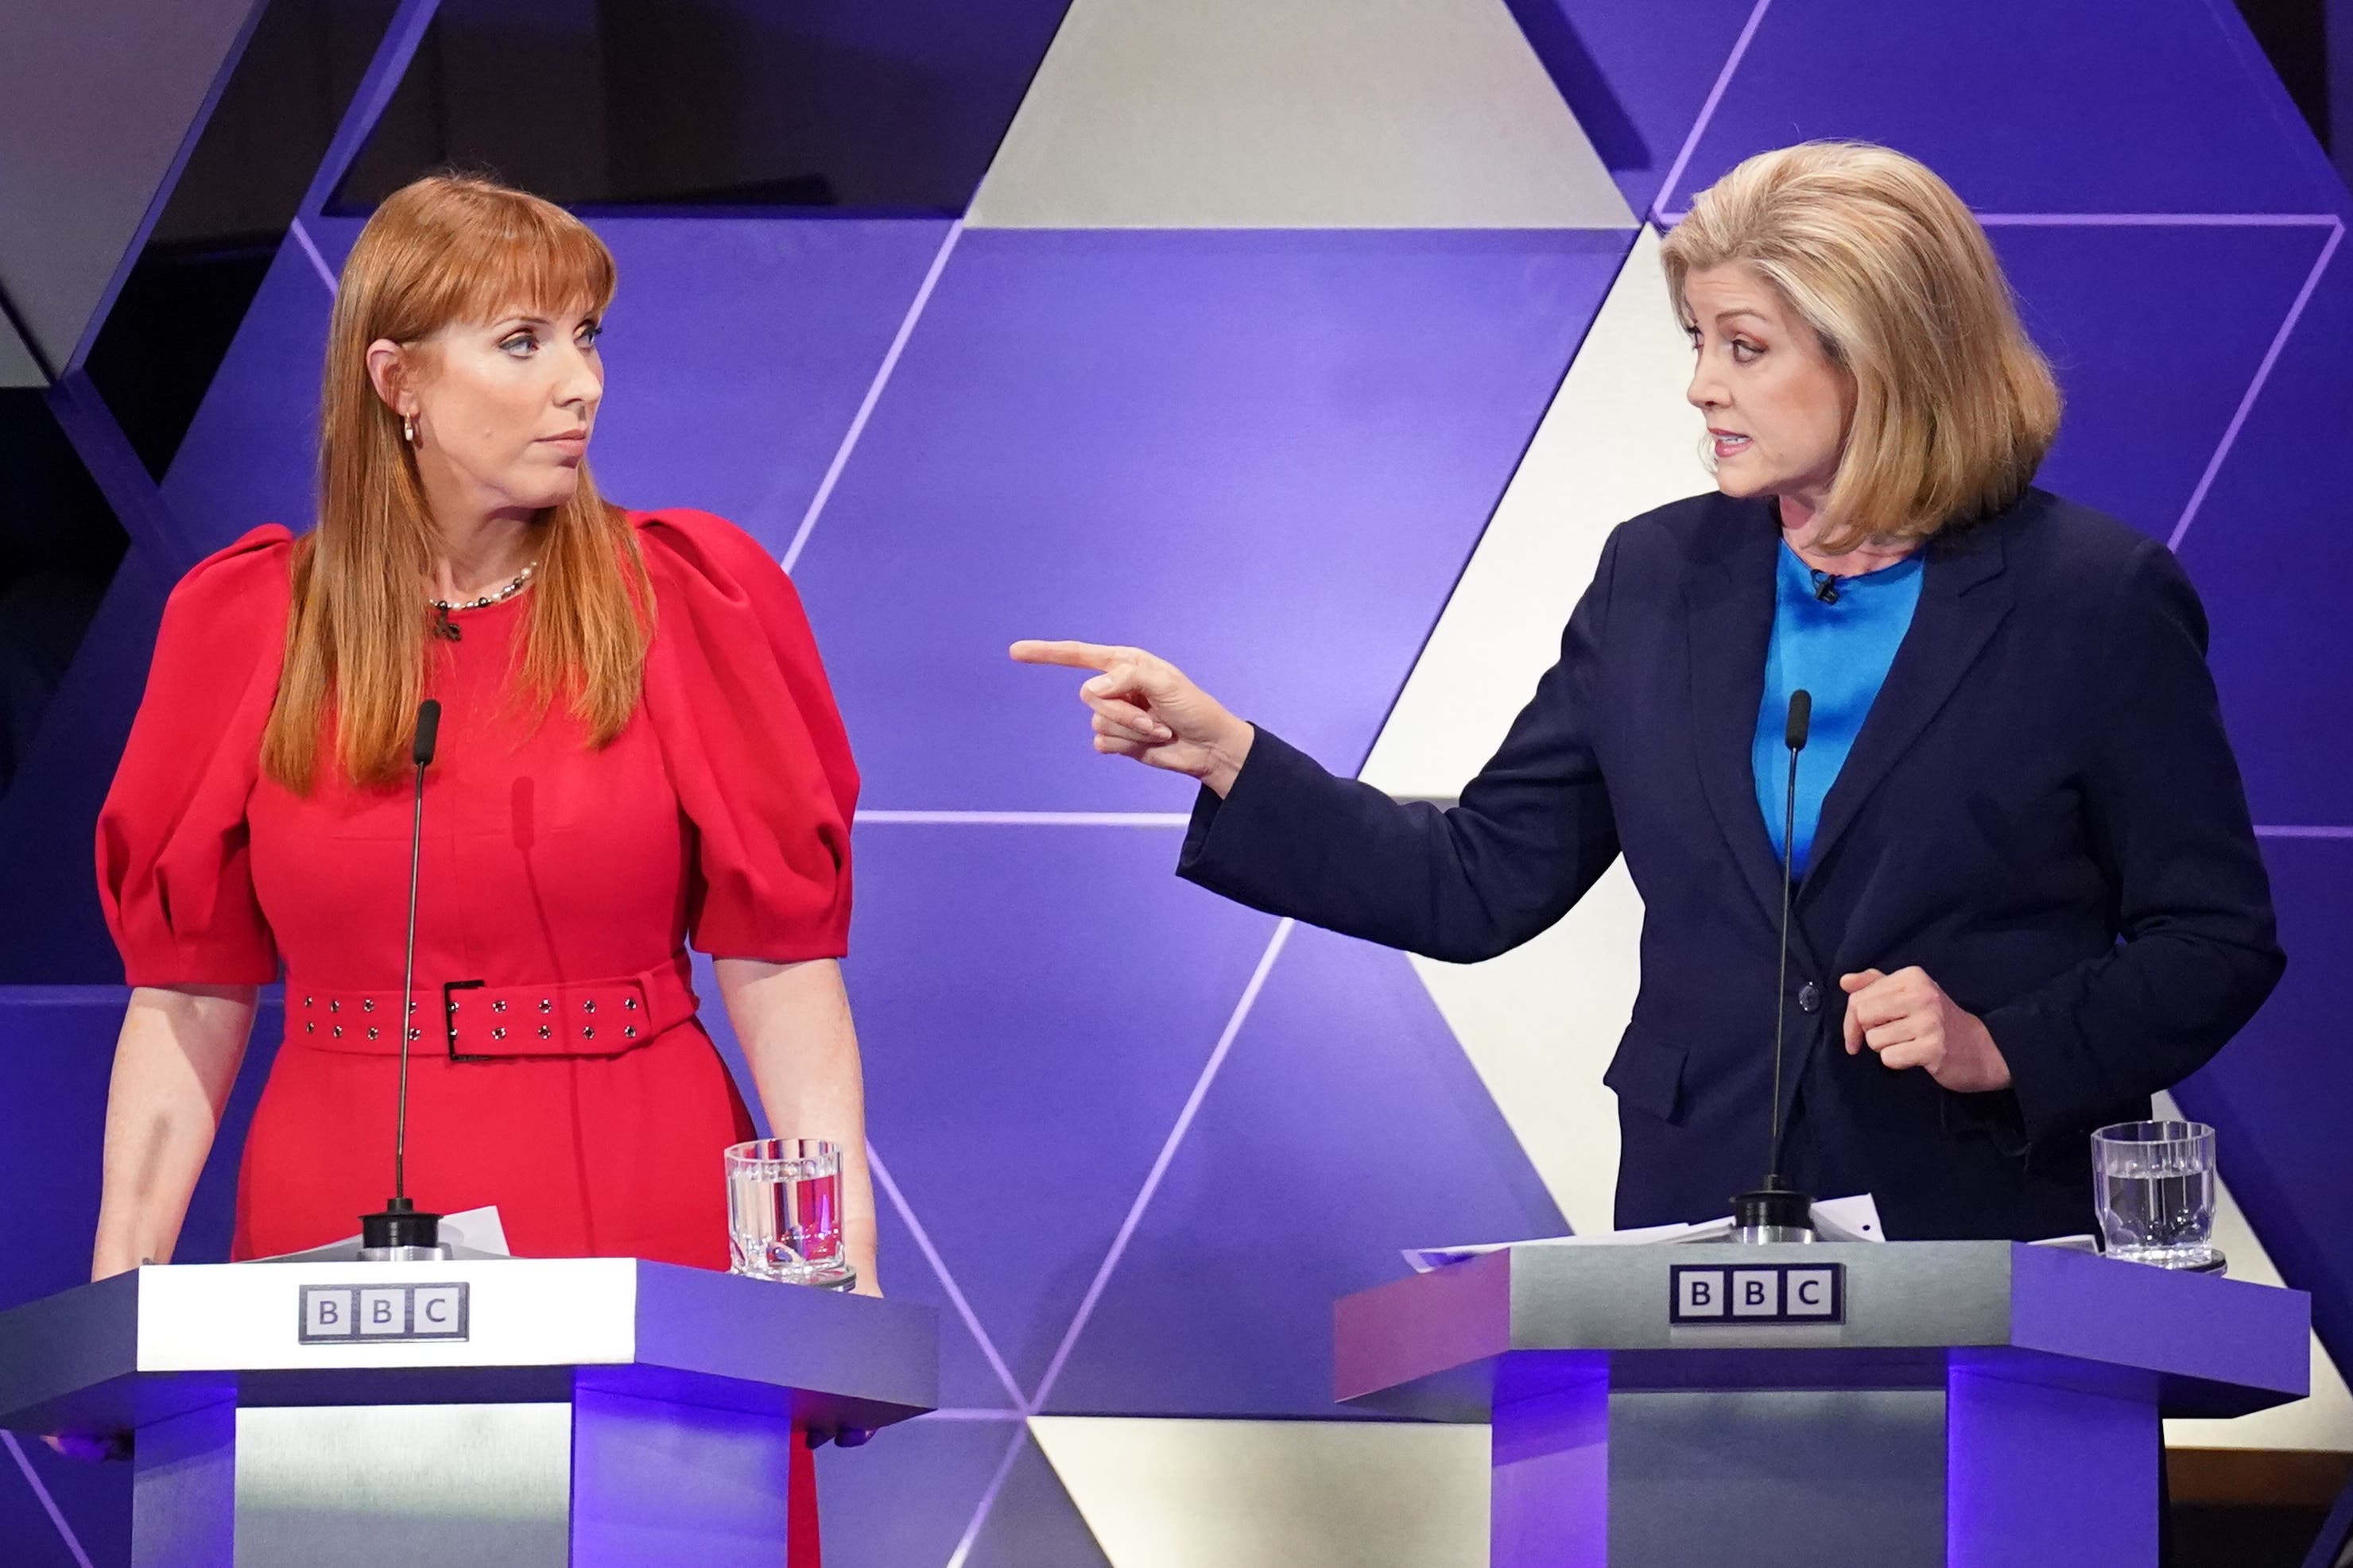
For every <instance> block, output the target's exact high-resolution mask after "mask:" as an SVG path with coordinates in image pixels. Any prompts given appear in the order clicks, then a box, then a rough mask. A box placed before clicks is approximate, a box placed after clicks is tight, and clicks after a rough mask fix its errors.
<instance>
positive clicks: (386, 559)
mask: <svg viewBox="0 0 2353 1568" xmlns="http://www.w3.org/2000/svg"><path fill="white" fill-rule="evenodd" d="M613 283H614V268H613V262H612V258H611V256H610V254H609V253H608V252H607V250H606V248H605V247H604V245H603V244H602V243H601V242H600V241H599V240H597V239H596V237H595V236H594V235H593V234H591V233H590V232H589V230H588V229H587V228H586V226H584V225H582V224H581V223H580V222H579V221H578V220H577V219H575V218H574V217H572V216H570V215H568V214H566V213H565V212H563V211H562V210H561V209H559V208H557V207H554V206H553V205H549V204H547V203H545V202H543V201H541V200H539V199H538V198H536V197H533V196H529V195H522V193H519V192H515V191H512V190H508V189H506V188H504V187H502V186H500V185H497V184H493V183H491V182H488V181H483V180H478V179H470V178H452V177H441V176H437V177H434V178H430V179H427V180H422V181H419V182H417V184H413V185H410V186H408V187H407V188H406V189H405V190H403V191H401V192H399V193H397V194H396V195H394V196H393V197H391V198H390V199H389V200H388V201H386V202H385V204H384V205H383V207H382V208H380V209H379V210H378V212H377V213H376V214H375V216H374V217H373V218H372V219H371V220H370V221H369V223H368V226H367V227H366V229H365V230H364V232H363V233H362V235H361V237H360V239H359V242H358V244H357V245H356V246H355V247H353V251H352V255H351V258H350V259H349V260H348V261H347V262H346V263H345V264H344V268H343V279H342V285H341V289H340V290H339V292H338V295H337V298H336V301H335V308H334V315H333V321H332V328H331V330H330V335H329V339H328V349H327V363H326V380H325V388H324V392H323V396H322V416H321V439H320V447H321V454H320V457H321V460H320V490H321V495H320V509H319V525H318V527H317V529H316V530H315V531H312V532H311V533H310V534H308V535H305V536H303V537H301V538H296V537H294V536H292V535H290V534H289V533H288V532H287V531H286V530H285V529H283V528H280V527H276V526H271V527H266V528H260V529H257V530H255V531H253V532H252V533H249V534H248V535H247V536H246V537H245V538H243V539H241V540H239V541H238V542H237V543H236V544H234V545H232V546H230V547H229V548H228V549H227V550H224V551H222V552H220V553H218V554H216V555H215V556H213V557H212V558H210V559H209V560H207V561H206V562H204V563H202V564H200V565H198V566H197V567H196V568H195V570H194V571H193V572H191V573H190V574H188V576H187V577H186V579H185V581H183V582H182V583H181V584H180V585H179V587H178V588H177V590H176V591H175V592H174V594H173V595H172V597H171V601H170V603H169V605H168V606H167V607H166V609H165V611H164V622H163V626H162V630H161V632H160V633H159V634H158V637H157V640H156V647H155V658H154V666H153V671H152V673H151V675H150V677H149V679H148V687H147V694H146V699H145V700H144V702H143V704H142V707H141V709H140V712H139V717H138V721H137V722H136V723H135V724H134V725H133V726H132V734H131V740H130V743H129V745H128V747H127V748H126V750H125V751H124V753H123V757H122V762H121V768H120V770H119V771H118V773H117V774H116V776H115V781H114V787H113V790H112V792H111V795H109V797H108V800H107V804H106V808H105V811H104V814H103V816H102V817H101V818H100V826H99V841H98V858H99V874H100V887H101V890H102V894H103V897H104V900H105V904H106V911H107V916H108V920H109V921H110V923H111V928H112V930H113V933H114V937H115V941H116V943H117V945H118V946H119V947H120V948H121V952H122V959H123V966H124V969H125V971H126V973H127V977H128V979H129V981H130V983H131V984H132V987H133V988H134V989H133V990H132V995H131V1002H130V1005H129V1008H128V1010H127V1013H126V1015H125V1017H124V1020H123V1026H122V1033H121V1039H120V1042H119V1044H118V1045H117V1047H116V1053H115V1061H114V1074H113V1082H112V1089H111V1098H110V1101H109V1105H108V1112H107V1127H106V1152H105V1190H104V1196H103V1199H102V1201H101V1205H100V1217H99V1227H98V1237H97V1244H96V1249H95V1258H94V1262H93V1269H92V1272H93V1274H94V1275H95V1276H97V1277H104V1276H106V1275H110V1274H113V1273H116V1272H118V1271H120V1270H122V1269H126V1268H133V1267H135V1266H137V1265H138V1264H139V1263H140V1262H141V1261H142V1259H154V1260H158V1261H161V1260H165V1259H168V1258H170V1257H171V1255H172V1248H173V1245H174V1240H175V1238H176V1237H177V1235H178V1232H179V1228H180V1225H181V1221H182V1219H183V1217H184V1215H185V1212H186V1207H187V1202H188V1196H189V1194H190V1192H191V1191H192V1189H193V1188H194V1186H195V1179H196V1176H197V1173H198V1172H199V1171H200V1170H201V1168H202V1167H203V1164H204V1162H205V1158H206V1152H207V1151H208V1150H209V1148H210V1146H211V1142H212V1139H213V1134H214V1131H215V1129H216V1123H217V1121H218V1117H219V1111H220V1108H221V1106H222V1104H223V1102H224V1101H225V1100H226V1099H227V1093H228V1089H229V1087H230V1085H231V1083H232V1082H233V1081H234V1079H235V1078H236V1075H237V1064H238V1062H239V1059H240V1058H241V1057H242V1055H243V1053H244V1050H245V1045H246V1037H247V1035H248V1031H249V1029H250V1026H251V1024H252V1020H253V1016H254V1008H255V993H256V987H258V986H259V985H261V984H265V983H267V982H269V981H271V980H274V979H276V978H278V976H279V974H280V969H281V966H282V969H283V973H284V975H285V983H286V1012H285V1016H286V1037H285V1043H284V1044H283V1046H282V1047H280V1050H279V1053H278V1056H277V1058H276V1061H275V1063H274V1064H273V1066H272V1067H271V1068H270V1073H269V1082H268V1085H267V1087H266V1088H265V1089H264V1090H263V1093H262V1098H261V1103H260V1106H259V1110H257V1111H256V1112H255V1115H254V1120H253V1126H252V1131H251V1132H250V1133H249V1135H248V1138H247V1141H246V1145H245V1151H244V1159H243V1163H242V1165H241V1166H240V1168H239V1174H238V1185H237V1238H236V1245H235V1255H236V1256H237V1257H238V1258H253V1257H263V1256H269V1255H270V1254H274V1253H280V1252H288V1251H292V1250H295V1249H297V1248H301V1247H311V1246H315V1245H318V1244H321V1243H324V1242H328V1241H332V1240H334V1239H335V1238H337V1237H343V1236H347V1235H350V1234H351V1233H352V1232H353V1230H354V1229H355V1228H356V1226H357V1218H358V1215H361V1214H362V1213H364V1212H366V1211H369V1210H373V1209H375V1208H377V1207H378V1206H380V1205H381V1204H382V1202H383V1199H384V1196H385V1194H386V1193H387V1192H388V1191H389V1190H390V1188H389V1186H388V1183H389V1181H390V1178H391V1169H390V1167H391V1159H392V1138H393V1116H394V1097H395V1084H396V1074H397V1071H398V1058H397V1052H398V1048H399V1036H398V1033H397V1029H396V1020H397V1019H398V1017H399V1016H400V1001H401V997H400V984H401V973H402V948H403V939H404V935H405V922H406V895H407V885H408V884H407V879H408V857H409V830H410V804H411V797H410V793H409V789H408V785H407V780H408V776H409V775H408V761H407V758H408V751H409V745H410V733H411V727H412V725H413V722H414V715H415V713H416V711H417V703H418V701H419V700H421V699H422V698H425V697H432V698H436V699H438V700H439V701H440V703H441V704H442V719H441V724H440V739H439V747H438V754H437V756H436V758H435V760H434V763H433V764H432V766H431V768H430V769H429V771H428V773H427V783H426V790H425V830H424V832H425V836H424V858H423V871H422V880H421V891H420V893H419V895H418V904H417V971H416V973H417V980H416V989H415V991H414V993H413V997H414V1001H415V1018H416V1022H417V1027H416V1033H415V1034H414V1036H413V1037H412V1040H413V1044H412V1047H411V1048H412V1051H413V1053H414V1054H413V1056H412V1063H411V1069H410V1071H411V1079H410V1086H409V1097H410V1098H409V1117H408V1144H407V1177H408V1185H409V1189H410V1192H411V1193H412V1194H413V1195H414V1197H415V1199H416V1201H417V1206H418V1207H420V1208H423V1209H429V1210H438V1211H439V1212H442V1213H449V1212H453V1211H457V1210H460V1209H465V1208H470V1207H474V1206H477V1205H486V1204H495V1205H498V1208H499V1211H500V1214H501V1217H502V1219H503V1221H504V1224H505V1227H506V1235H507V1239H508V1241H509V1243H510V1244H511V1246H512V1249H513V1250H514V1251H515V1252H516V1253H517V1254H519V1255H537V1256H566V1257H570V1256H584V1255H613V1256H630V1257H638V1258H656V1259H661V1260H664V1261H669V1262H674V1263H684V1264H693V1265H698V1266H701V1267H704V1268H725V1267H726V1266H727V1260H728V1249H727V1232H726V1199H725V1191H724V1183H723V1179H722V1174H721V1168H720V1160H719V1152H720V1150H721V1149H722V1148H723V1146H724V1145H726V1144H728V1143H731V1142H736V1141H738V1140H741V1139H744V1138H748V1137H750V1136H752V1126H751V1121H750V1117H749V1115H748V1113H747V1112H746V1110H745V1108H744V1101H743V1100H742V1099H741V1097H740V1096H739V1095H738V1094H737V1092H736V1090H735V1087H734V1084H733V1080H732V1079H730V1077H729V1075H728V1072H727V1070H726V1068H725V1066H724V1065H723V1062H722V1061H721V1059H720V1057H719V1055H718V1053H717V1051H716V1050H715V1049H714V1048H713V1047H712V1043H711V1040H710V1037H708V1036H707V1035H706V1034H704V1032H703V1030H702V1026H701V1024H699V1023H698V1022H697V1021H696V1018H695V1007H696V997H695V995H694V993H693V991H692V989H691V985H690V983H689V969H688V963H687V957H686V945H687V943H688V942H692V943H693V944H694V945H695V946H697V947H699V948H701V949H702V950H703V951H704V952H709V953H711V954H712V955H713V957H714V958H715V960H716V963H715V968H716V971H717V974H718V978H719V989H720V993H721V995H722V997H723V1000H724V1002H725V1004H726V1006H727V1009H728V1012H729V1015H730V1016H731V1017H732V1019H733V1022H734V1025H735V1029H736V1034H737V1037H738V1038H739V1039H740V1040H741V1041H742V1042H743V1045H744V1055H745V1057H746V1058H747V1059H748V1061H749V1062H750V1064H751V1068H752V1073H753V1077H754V1080H755V1082H756V1085H757V1088H758V1090H759V1093H760V1097H761V1100H762V1101H763V1103H764V1104H765V1107H766V1109H767V1111H768V1116H769V1121H770V1122H771V1124H772V1125H773V1126H774V1128H775V1129H776V1131H777V1132H779V1133H780V1134H788V1135H793V1136H805V1137H821V1138H829V1139H832V1140H834V1141H835V1142H839V1143H840V1144H841V1145H842V1146H843V1148H844V1150H845V1151H846V1153H845V1159H844V1172H843V1182H842V1189H843V1191H842V1198H843V1223H844V1230H845V1233H846V1234H845V1246H846V1249H847V1251H848V1253H849V1260H850V1262H851V1263H852V1264H853V1265H854V1266H855V1267H856V1268H857V1270H858V1274H859V1280H860V1289H865V1290H869V1291H871V1290H873V1289H875V1288H876V1286H875V1268H874V1261H875V1260H874V1247H875V1235H874V1214H873V1200H872V1196H871V1187H870V1185H869V1183H868V1179H867V1170H866V1161H865V1141H864V1114H863V1109H862V1094H861V1089H860V1075H859V1063H858V1044H857V1037H856V1035H855V1034H854V1032H853V1030H852V1028H851V1025H850V1017H849V1005H848V1002H847V999H846V998H845V996H844V994H843V991H842V985H841V977H840V972H839V966H838V965H837V963H835V960H837V959H838V958H839V956H840V955H841V953H842V952H843V951H844V949H845V945H846V942H847V935H848V931H849V825H850V817H851V811H852V806H853V804H854V801H855V797H856V795H857V787H858V785H857V774H856V771H855V769H854V768H853V766H852V764H851V762H850V756H849V746H848V743H847V741H846V739H845V737H844V735H843V732H842V727H841V721H840V720H839V716H838V715H837V714H836V712H835V710H834V706H833V701H832V698H831V695H830V693H829V691H828V688H827V684H826V679H825V672H824V669H823V668H822V667H821V665H820V664H819V662H818V652H817V647H816V645H815V643H814V641H813V640H812V639H811V637H810V635H809V630H808V625H807V621H806V619H805V618H804V617H803V616H802V613H801V609H800V605H799V601H798V599H797V597H796V595H795V594H794V592H793V587H792V584H791V583H790V581H789V580H788V579H787V578H786V576H785V574H784V573H783V571H782V570H781V569H779V567H778V566H777V565H776V562H775V561H774V560H773V559H772V558H770V557H769V556H768V555H767V553H766V552H765V551H763V550H762V549H761V548H760V547H759V546H758V545H757V544H756V543H754V542H753V541H752V540H751V539H750V538H748V537H747V536H745V535H744V533H742V532H741V531H738V530H736V529H735V528H733V526H731V525H730V524H728V523H726V522H723V521H721V520H719V519H718V518H715V517H712V516H709V515H707V514H705V513H702V512H694V511H676V510H674V511H659V512H649V513H624V512H622V511H620V510H618V509H617V508H614V507H612V506H610V505H608V504H607V502H606V501H604V500H602V499H601V498H600V497H599V496H598V494H597V492H596V488H595V486H594V484H593V482H592V481H591V479H590V478H589V475H588V470H587V466H586V459H585V452H586V445H587V440H588V437H589V433H590V431H591V429H592V428H593V426H594V424H595V420H596V410H597V406H598V403H599V401H600V399H601V398H602V396H603V393H604V370H603V367H602V364H601V363H600V360H599V357H598V353H597V349H596V337H597V334H598V331H599V330H600V323H601V318H602V315H603V312H604V310H605V308H606V306H607V303H608V302H609V300H611V298H612V293H613ZM797 1453H799V1454H800V1455H801V1460H802V1462H801V1463H799V1464H797V1467H796V1477H795V1479H796V1489H797V1490H798V1491H800V1492H801V1493H802V1495H803V1499H804V1500H807V1501H813V1492H812V1491H811V1490H810V1489H811V1487H812V1486H813V1483H812V1482H811V1480H810V1470H809V1467H808V1466H807V1462H806V1458H807V1456H806V1450H803V1449H797ZM792 1517H793V1519H794V1520H795V1521H796V1526H797V1528H796V1530H795V1536H796V1540H795V1542H794V1543H793V1545H794V1553H793V1560H794V1562H796V1563H814V1561H815V1554H814V1550H813V1548H814V1545H815V1536H814V1521H815V1510H814V1509H813V1507H806V1506H804V1507H797V1508H796V1509H795V1510H793V1515H792ZM804 1520H807V1521H808V1533H807V1537H806V1539H804V1538H803V1531H802V1530H801V1529H800V1528H799V1525H800V1522H801V1521H804Z"/></svg>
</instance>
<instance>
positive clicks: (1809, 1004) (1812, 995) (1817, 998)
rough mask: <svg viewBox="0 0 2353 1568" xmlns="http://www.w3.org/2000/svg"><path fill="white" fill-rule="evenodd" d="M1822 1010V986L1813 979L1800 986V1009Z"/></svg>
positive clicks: (1801, 1011)
mask: <svg viewBox="0 0 2353 1568" xmlns="http://www.w3.org/2000/svg"><path fill="white" fill-rule="evenodd" d="M1821 1010H1822V988H1821V987H1820V986H1819V985H1817V984H1814V983H1813V982H1812V981H1810V980H1809V981H1807V982H1806V983H1805V984H1803V985H1800V986H1799V987H1798V1011H1799V1012H1800V1013H1819V1012H1820V1011H1821Z"/></svg>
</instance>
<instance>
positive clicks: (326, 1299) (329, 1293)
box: [302, 1282, 466, 1345]
mask: <svg viewBox="0 0 2353 1568" xmlns="http://www.w3.org/2000/svg"><path fill="white" fill-rule="evenodd" d="M465 1337H466V1287H465V1285H464V1284H463V1283H462V1282H460V1283H458V1284H454V1285H305V1286H303V1287H302V1342H303V1343H304V1344H306V1345H318V1344H355V1343H369V1344H381V1343H391V1342H399V1341H403V1340H462V1339H464V1338H465Z"/></svg>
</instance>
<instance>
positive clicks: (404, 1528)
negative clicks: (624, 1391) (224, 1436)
mask: <svg viewBox="0 0 2353 1568" xmlns="http://www.w3.org/2000/svg"><path fill="white" fill-rule="evenodd" d="M236 1499H237V1542H236V1548H235V1554H234V1558H233V1561H234V1563H235V1564H236V1568H320V1565H321V1564H322V1563H348V1562H353V1561H356V1559H354V1558H353V1556H352V1555H351V1551H352V1544H353V1542H366V1543H367V1546H366V1559H365V1560H366V1561H367V1562H368V1563H371V1564H380V1565H381V1568H567V1565H568V1563H570V1561H571V1524H570V1513H571V1502H572V1411H571V1409H570V1407H569V1406H567V1405H280V1406H277V1407H274V1408H271V1407H265V1408H261V1409H248V1410H240V1411H238V1412H237V1481H236Z"/></svg>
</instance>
